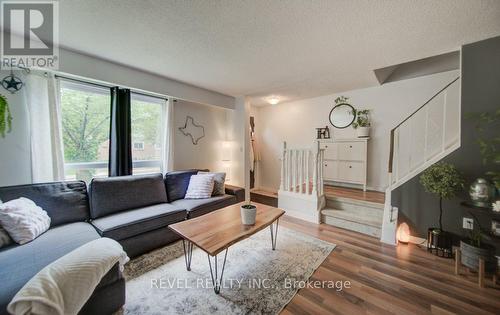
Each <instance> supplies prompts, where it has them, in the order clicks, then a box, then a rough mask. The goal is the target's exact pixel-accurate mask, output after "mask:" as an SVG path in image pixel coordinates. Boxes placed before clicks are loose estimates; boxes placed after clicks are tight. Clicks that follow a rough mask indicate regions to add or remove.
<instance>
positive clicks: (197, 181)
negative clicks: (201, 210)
mask: <svg viewBox="0 0 500 315" xmlns="http://www.w3.org/2000/svg"><path fill="white" fill-rule="evenodd" d="M213 190H214V175H213V174H200V175H192V176H191V179H190V180H189V186H188V189H187V192H186V196H185V197H184V198H185V199H203V198H210V197H211V196H212V191H213Z"/></svg>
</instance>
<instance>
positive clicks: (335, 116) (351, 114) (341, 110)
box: [330, 103, 356, 129]
mask: <svg viewBox="0 0 500 315" xmlns="http://www.w3.org/2000/svg"><path fill="white" fill-rule="evenodd" d="M354 119H356V114H355V111H354V107H352V106H351V105H349V104H346V103H341V104H337V105H335V107H334V108H332V110H331V111H330V123H331V124H332V126H333V127H335V128H339V129H343V128H347V127H349V126H350V125H351V124H352V123H353V122H354Z"/></svg>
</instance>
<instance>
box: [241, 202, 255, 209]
mask: <svg viewBox="0 0 500 315" xmlns="http://www.w3.org/2000/svg"><path fill="white" fill-rule="evenodd" d="M241 207H242V208H244V209H254V208H255V206H254V205H253V204H252V203H251V202H248V203H247V204H244V205H242V206H241Z"/></svg>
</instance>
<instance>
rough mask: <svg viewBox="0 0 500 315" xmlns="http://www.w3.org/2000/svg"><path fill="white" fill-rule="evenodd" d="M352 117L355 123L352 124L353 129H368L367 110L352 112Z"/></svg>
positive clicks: (368, 117)
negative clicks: (354, 117)
mask: <svg viewBox="0 0 500 315" xmlns="http://www.w3.org/2000/svg"><path fill="white" fill-rule="evenodd" d="M353 115H355V116H356V121H354V122H353V123H352V126H353V127H354V129H357V128H358V127H370V126H371V124H370V116H369V115H370V110H369V109H363V110H356V109H355V110H354V111H353Z"/></svg>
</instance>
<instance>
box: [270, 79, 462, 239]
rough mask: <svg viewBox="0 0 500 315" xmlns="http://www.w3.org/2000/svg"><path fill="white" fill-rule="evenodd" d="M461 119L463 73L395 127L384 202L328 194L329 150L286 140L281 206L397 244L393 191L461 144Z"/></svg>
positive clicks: (309, 218)
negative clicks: (293, 145)
mask: <svg viewBox="0 0 500 315" xmlns="http://www.w3.org/2000/svg"><path fill="white" fill-rule="evenodd" d="M460 119H461V106H460V78H459V77H458V78H456V79H454V80H452V81H451V82H450V83H448V84H447V85H446V86H444V87H443V88H442V89H441V90H440V91H439V92H437V93H436V94H435V95H434V96H432V97H431V98H430V99H429V100H428V101H427V102H425V103H424V104H423V105H422V106H420V107H419V108H418V109H417V110H416V111H414V112H413V113H411V114H410V115H409V116H408V117H406V118H405V119H404V120H403V121H401V122H400V123H399V124H398V125H397V126H396V127H394V128H393V129H392V130H391V133H390V155H389V166H388V187H387V189H386V191H385V203H383V204H382V203H378V202H370V201H366V200H356V199H352V198H343V197H339V196H329V195H328V194H327V195H326V198H325V189H324V181H323V168H322V165H323V159H324V150H322V149H321V148H320V146H319V142H318V143H315V144H314V145H313V146H312V147H311V148H297V149H291V148H287V144H286V142H284V144H283V151H282V155H281V183H280V189H279V191H278V206H279V207H280V208H282V209H285V210H286V212H287V215H290V216H294V217H297V218H299V219H303V220H307V221H310V222H315V223H321V222H325V223H327V224H331V225H334V226H337V227H341V228H345V229H349V230H353V231H357V232H360V233H364V234H367V235H371V236H375V237H379V238H380V240H381V241H382V242H384V243H387V244H392V245H395V244H396V225H397V218H398V209H396V208H394V207H393V206H392V205H391V193H392V191H393V190H394V189H397V188H398V187H400V186H401V185H403V184H404V183H406V182H407V181H409V180H410V179H412V178H414V177H415V176H417V175H419V174H420V173H421V172H422V171H423V170H425V169H426V168H428V167H429V166H431V165H432V164H434V163H436V162H438V161H439V160H440V159H442V158H443V157H445V156H447V155H448V154H450V153H451V152H453V151H454V150H456V149H457V148H459V147H460Z"/></svg>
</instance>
